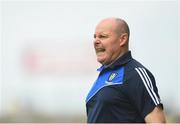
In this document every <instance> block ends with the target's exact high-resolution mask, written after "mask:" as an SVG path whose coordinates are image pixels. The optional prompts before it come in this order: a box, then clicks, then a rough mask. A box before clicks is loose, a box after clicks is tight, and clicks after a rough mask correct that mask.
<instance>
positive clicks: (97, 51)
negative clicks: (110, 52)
mask: <svg viewBox="0 0 180 124" xmlns="http://www.w3.org/2000/svg"><path fill="white" fill-rule="evenodd" d="M95 49H96V53H99V52H104V51H105V49H104V48H95Z"/></svg>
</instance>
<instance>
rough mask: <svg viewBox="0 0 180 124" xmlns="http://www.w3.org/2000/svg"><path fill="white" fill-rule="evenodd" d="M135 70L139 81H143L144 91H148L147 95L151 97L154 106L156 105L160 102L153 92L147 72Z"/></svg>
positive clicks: (139, 69)
mask: <svg viewBox="0 0 180 124" xmlns="http://www.w3.org/2000/svg"><path fill="white" fill-rule="evenodd" d="M135 70H136V71H137V73H138V74H139V76H140V78H141V80H142V81H143V83H144V86H145V87H146V90H147V91H148V93H149V95H150V96H151V98H152V100H153V102H154V103H155V105H158V104H159V103H160V102H159V100H158V97H157V95H156V93H155V92H154V89H153V85H152V81H151V79H150V78H149V76H148V74H147V72H146V71H145V69H144V68H135Z"/></svg>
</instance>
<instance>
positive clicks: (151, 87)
mask: <svg viewBox="0 0 180 124" xmlns="http://www.w3.org/2000/svg"><path fill="white" fill-rule="evenodd" d="M142 72H144V74H145V78H147V79H146V81H147V82H149V84H150V86H149V87H150V89H151V91H152V93H153V95H154V97H155V99H156V101H157V103H158V104H159V103H160V101H159V98H158V97H157V94H156V93H155V92H154V88H153V84H152V81H151V78H150V77H149V75H148V73H147V72H146V70H145V69H144V68H142Z"/></svg>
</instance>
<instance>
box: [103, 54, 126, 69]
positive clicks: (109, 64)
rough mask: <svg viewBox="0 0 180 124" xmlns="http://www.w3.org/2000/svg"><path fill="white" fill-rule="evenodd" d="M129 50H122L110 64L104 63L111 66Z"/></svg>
mask: <svg viewBox="0 0 180 124" xmlns="http://www.w3.org/2000/svg"><path fill="white" fill-rule="evenodd" d="M128 51H129V50H126V51H124V52H122V53H121V54H120V55H119V56H118V57H116V59H114V61H112V62H111V63H110V64H108V65H104V66H105V67H109V66H111V65H112V64H113V63H114V62H115V61H116V60H118V59H119V58H120V57H121V56H123V55H124V54H125V53H127V52H128Z"/></svg>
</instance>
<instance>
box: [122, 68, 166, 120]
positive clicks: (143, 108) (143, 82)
mask: <svg viewBox="0 0 180 124" xmlns="http://www.w3.org/2000/svg"><path fill="white" fill-rule="evenodd" d="M127 86H128V87H127V88H128V90H126V93H127V96H128V98H129V99H130V102H131V103H132V105H134V107H135V108H136V109H137V111H138V112H139V113H140V114H141V116H142V117H143V118H145V116H146V115H147V114H149V113H150V112H151V111H153V109H154V108H155V107H156V106H159V105H160V106H161V107H162V108H163V105H162V103H161V100H160V97H159V94H158V89H157V87H156V83H155V79H154V76H153V75H152V74H151V73H150V72H149V71H148V70H146V69H145V68H135V69H134V70H133V73H132V74H131V76H130V78H129V79H127Z"/></svg>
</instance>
